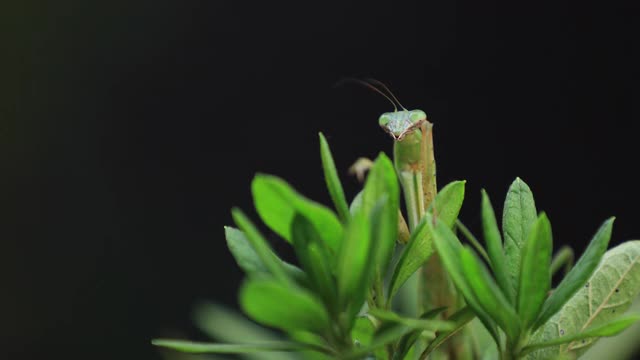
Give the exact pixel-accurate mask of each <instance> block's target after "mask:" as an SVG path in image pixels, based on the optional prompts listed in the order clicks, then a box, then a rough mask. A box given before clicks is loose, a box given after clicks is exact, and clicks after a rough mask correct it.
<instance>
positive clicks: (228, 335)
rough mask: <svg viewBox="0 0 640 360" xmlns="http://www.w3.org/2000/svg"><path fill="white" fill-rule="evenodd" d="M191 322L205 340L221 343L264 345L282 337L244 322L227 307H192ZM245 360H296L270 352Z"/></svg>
mask: <svg viewBox="0 0 640 360" xmlns="http://www.w3.org/2000/svg"><path fill="white" fill-rule="evenodd" d="M191 318H192V320H193V321H194V323H195V324H196V326H197V327H198V328H199V329H200V330H201V331H202V332H204V333H205V334H206V335H207V336H208V337H210V338H212V339H215V340H216V341H219V342H223V343H234V344H242V343H246V342H247V341H251V342H252V343H259V344H262V343H265V342H273V341H280V340H282V336H280V335H279V334H277V333H276V332H274V331H272V330H271V329H267V328H265V327H263V326H260V325H258V324H256V323H254V322H253V321H251V320H249V319H247V317H246V316H244V315H242V314H240V313H238V312H236V311H235V310H234V309H232V308H230V307H226V306H223V305H220V304H216V303H211V302H203V303H199V304H197V305H196V306H195V308H194V312H193V315H192V317H191ZM245 358H246V359H247V360H295V359H297V357H295V356H294V355H293V354H288V353H285V352H278V351H273V352H271V351H269V352H266V351H265V352H259V353H253V354H251V355H250V356H246V357H245Z"/></svg>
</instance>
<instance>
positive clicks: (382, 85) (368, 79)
mask: <svg viewBox="0 0 640 360" xmlns="http://www.w3.org/2000/svg"><path fill="white" fill-rule="evenodd" d="M365 81H368V82H369V83H373V84H376V85H378V86H381V87H382V88H383V89H385V90H386V91H387V93H389V95H391V97H392V98H393V100H395V101H396V102H397V103H398V105H400V107H401V108H402V109H403V110H407V108H406V107H404V106H402V104H401V103H400V101H399V100H398V98H397V97H396V96H395V95H393V92H392V91H391V90H389V88H388V87H387V85H385V84H384V83H383V82H382V81H379V80H376V79H373V78H366V79H365ZM407 111H408V110H407Z"/></svg>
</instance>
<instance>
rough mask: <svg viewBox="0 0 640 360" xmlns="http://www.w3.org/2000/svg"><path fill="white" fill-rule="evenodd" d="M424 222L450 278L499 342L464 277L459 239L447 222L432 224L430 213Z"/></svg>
mask: <svg viewBox="0 0 640 360" xmlns="http://www.w3.org/2000/svg"><path fill="white" fill-rule="evenodd" d="M425 223H426V225H427V228H428V229H429V232H430V234H431V236H433V240H434V244H435V247H436V249H437V250H438V254H439V255H440V259H441V260H442V264H443V265H444V267H445V269H446V270H447V273H448V274H449V276H450V277H451V280H452V281H453V283H454V284H455V286H456V288H458V290H459V291H460V293H461V294H462V296H463V297H464V299H465V301H466V303H467V305H468V306H469V308H471V309H472V310H473V312H474V313H475V314H476V316H477V317H478V319H479V320H480V321H481V322H482V324H483V325H484V326H485V328H486V329H487V331H489V333H490V334H491V336H492V337H493V339H494V340H495V341H496V343H497V344H499V343H500V337H499V335H498V331H497V329H496V326H495V322H494V320H493V319H492V318H491V317H490V316H489V314H488V313H487V312H486V311H485V310H484V309H483V308H482V307H481V306H480V304H479V301H478V299H477V298H476V296H475V294H474V293H473V291H472V290H471V285H470V284H469V280H468V279H467V278H466V277H465V273H464V270H463V268H462V262H461V260H460V257H461V253H462V250H463V249H464V248H463V246H462V244H461V243H460V240H458V238H457V237H456V235H455V234H454V233H453V231H452V230H451V228H450V227H449V226H448V225H447V224H445V223H443V222H442V221H437V222H436V223H435V224H434V222H433V217H432V216H431V215H430V214H427V216H426V221H425Z"/></svg>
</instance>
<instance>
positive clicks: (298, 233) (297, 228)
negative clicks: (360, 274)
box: [291, 215, 337, 308]
mask: <svg viewBox="0 0 640 360" xmlns="http://www.w3.org/2000/svg"><path fill="white" fill-rule="evenodd" d="M291 233H292V236H293V245H294V249H295V251H296V255H297V257H298V259H299V261H300V263H301V264H302V267H303V268H304V270H305V273H306V274H307V275H308V276H309V279H310V281H311V284H312V286H313V288H314V289H315V290H316V292H317V293H319V294H321V296H322V299H323V300H324V301H325V303H326V304H327V305H328V306H329V307H331V308H334V307H335V306H336V304H335V300H336V296H337V290H336V284H335V280H334V278H333V275H332V271H331V264H332V263H333V261H332V259H331V258H330V256H331V255H330V253H329V249H328V248H327V246H326V244H324V242H323V241H322V239H320V235H319V234H318V232H317V231H316V229H315V227H314V226H313V224H311V223H310V222H309V220H307V219H306V218H304V217H303V216H302V215H296V216H295V217H294V219H293V224H292V229H291Z"/></svg>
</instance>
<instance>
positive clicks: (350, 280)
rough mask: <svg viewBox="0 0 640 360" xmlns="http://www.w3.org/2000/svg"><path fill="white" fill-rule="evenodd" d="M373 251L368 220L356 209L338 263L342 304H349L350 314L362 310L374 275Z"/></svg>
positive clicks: (340, 300) (340, 301)
mask: <svg viewBox="0 0 640 360" xmlns="http://www.w3.org/2000/svg"><path fill="white" fill-rule="evenodd" d="M371 252H372V250H371V231H370V226H369V222H368V221H367V218H366V217H365V215H364V214H363V213H357V214H355V215H354V216H353V217H352V218H351V221H350V222H349V224H348V225H347V228H346V230H345V235H344V239H343V240H342V245H341V247H340V251H339V252H338V259H337V263H336V270H337V271H336V277H337V283H338V299H339V307H340V308H341V309H347V308H348V309H349V310H348V312H349V314H350V317H351V316H355V315H356V314H357V312H358V310H360V306H361V305H362V304H363V303H364V300H365V299H366V295H367V291H368V290H369V286H370V284H371V280H372V279H373V275H372V273H371V271H370V270H369V269H370V268H371V263H372V262H371V261H370V260H371V259H370V254H371Z"/></svg>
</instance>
